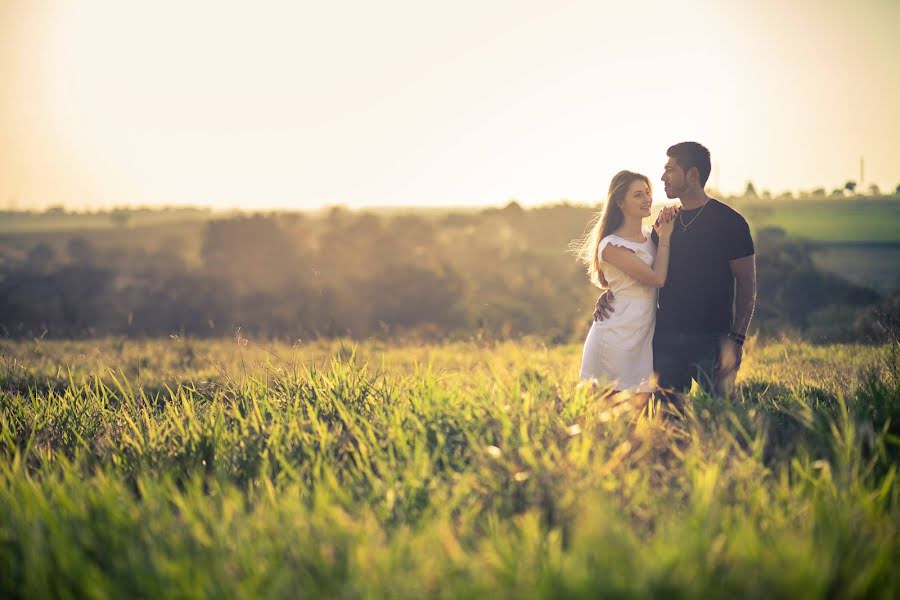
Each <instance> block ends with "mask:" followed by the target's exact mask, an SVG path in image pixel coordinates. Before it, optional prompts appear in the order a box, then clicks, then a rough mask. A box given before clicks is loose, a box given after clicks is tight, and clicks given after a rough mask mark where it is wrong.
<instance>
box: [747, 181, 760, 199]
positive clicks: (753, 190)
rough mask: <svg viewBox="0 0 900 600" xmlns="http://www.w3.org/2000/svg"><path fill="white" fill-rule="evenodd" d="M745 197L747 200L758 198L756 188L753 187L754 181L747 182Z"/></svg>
mask: <svg viewBox="0 0 900 600" xmlns="http://www.w3.org/2000/svg"><path fill="white" fill-rule="evenodd" d="M744 197H745V198H757V197H758V195H757V193H756V187H755V186H754V185H753V182H752V181H748V182H747V187H746V188H744Z"/></svg>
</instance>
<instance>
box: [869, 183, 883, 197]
mask: <svg viewBox="0 0 900 600" xmlns="http://www.w3.org/2000/svg"><path fill="white" fill-rule="evenodd" d="M869 195H870V196H880V195H881V188H880V187H878V184H877V183H873V184H872V185H870V186H869Z"/></svg>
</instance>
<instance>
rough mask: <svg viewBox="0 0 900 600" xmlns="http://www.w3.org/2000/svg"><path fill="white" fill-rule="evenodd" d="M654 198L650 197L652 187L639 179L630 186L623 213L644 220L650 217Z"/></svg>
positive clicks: (622, 205)
mask: <svg viewBox="0 0 900 600" xmlns="http://www.w3.org/2000/svg"><path fill="white" fill-rule="evenodd" d="M652 203H653V198H651V197H650V186H649V185H647V182H645V181H644V180H643V179H637V180H635V181H632V182H631V185H629V186H628V191H627V192H626V193H625V199H624V200H622V204H621V207H622V212H623V213H625V215H626V216H630V217H635V218H638V219H643V218H644V217H649V216H650V205H651V204H652Z"/></svg>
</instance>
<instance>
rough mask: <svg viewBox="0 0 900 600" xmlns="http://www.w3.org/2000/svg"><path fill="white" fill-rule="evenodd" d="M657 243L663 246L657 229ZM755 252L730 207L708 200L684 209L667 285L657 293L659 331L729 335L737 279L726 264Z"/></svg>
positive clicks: (677, 221)
mask: <svg viewBox="0 0 900 600" xmlns="http://www.w3.org/2000/svg"><path fill="white" fill-rule="evenodd" d="M701 211H702V212H701ZM695 218H696V220H695ZM682 222H683V223H685V224H687V225H688V228H687V230H684V229H683V228H682V226H681V223H682ZM653 242H654V243H658V242H659V237H658V236H657V235H656V232H655V231H654V232H653ZM753 252H754V250H753V238H752V237H751V236H750V228H749V227H748V226H747V221H745V220H744V217H742V216H741V215H740V214H738V212H737V211H735V210H734V209H732V208H731V207H730V206H727V205H725V204H722V203H721V202H719V201H718V200H715V199H713V198H710V199H709V201H708V202H707V204H706V205H704V206H702V207H700V208H697V209H694V210H682V211H681V213H680V219H679V217H675V230H674V231H673V232H672V247H671V248H670V253H669V273H668V275H667V276H666V285H665V286H664V287H663V288H662V289H660V290H659V309H658V310H657V312H656V331H657V332H660V333H688V334H707V333H709V334H722V333H726V332H728V330H729V329H731V325H732V321H733V320H734V276H733V275H732V273H731V266H730V265H729V262H728V261H731V260H734V259H736V258H743V257H745V256H750V255H751V254H753Z"/></svg>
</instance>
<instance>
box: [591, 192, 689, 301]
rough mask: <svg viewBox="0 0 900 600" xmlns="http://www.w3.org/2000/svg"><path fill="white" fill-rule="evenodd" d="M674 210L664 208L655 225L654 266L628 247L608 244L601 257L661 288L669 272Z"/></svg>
mask: <svg viewBox="0 0 900 600" xmlns="http://www.w3.org/2000/svg"><path fill="white" fill-rule="evenodd" d="M674 212H675V211H674V210H673V209H671V208H664V209H663V212H662V214H661V215H660V218H659V219H658V220H657V221H656V224H655V225H654V226H653V230H654V231H655V232H656V234H657V235H658V236H659V243H658V244H657V246H656V260H655V261H654V262H653V267H650V266H648V265H647V263H645V262H644V261H642V260H641V259H640V258H638V257H637V255H636V254H635V253H634V252H633V251H632V250H629V249H628V248H623V247H622V246H616V245H614V244H607V245H606V247H605V248H604V249H603V253H602V254H601V257H602V258H603V260H604V262H608V263H609V264H611V265H613V266H615V267H618V268H619V269H621V270H622V271H623V272H624V273H625V274H626V275H628V276H629V277H633V278H634V279H636V280H638V281H639V282H641V283H643V284H644V285H649V286H652V287H656V288H661V287H663V286H664V285H666V275H667V274H668V272H669V251H670V249H671V243H672V231H673V230H674V229H675V216H674Z"/></svg>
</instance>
